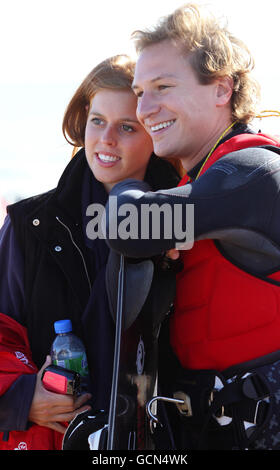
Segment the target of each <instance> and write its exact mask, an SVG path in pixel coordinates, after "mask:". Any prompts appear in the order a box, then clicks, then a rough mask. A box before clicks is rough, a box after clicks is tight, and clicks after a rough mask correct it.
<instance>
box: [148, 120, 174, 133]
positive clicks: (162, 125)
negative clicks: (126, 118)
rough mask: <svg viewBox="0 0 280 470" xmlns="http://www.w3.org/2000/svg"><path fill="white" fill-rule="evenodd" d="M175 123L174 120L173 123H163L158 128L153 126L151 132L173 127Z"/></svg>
mask: <svg viewBox="0 0 280 470" xmlns="http://www.w3.org/2000/svg"><path fill="white" fill-rule="evenodd" d="M174 122H175V120H174V119H173V120H172V121H165V122H161V123H160V124H157V125H156V126H151V130H152V131H153V132H155V131H158V130H159V129H164V128H165V127H169V126H171V124H173V123H174Z"/></svg>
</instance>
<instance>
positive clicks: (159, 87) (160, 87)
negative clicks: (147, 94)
mask: <svg viewBox="0 0 280 470" xmlns="http://www.w3.org/2000/svg"><path fill="white" fill-rule="evenodd" d="M166 88H170V87H169V85H159V86H158V89H159V90H165V89H166Z"/></svg>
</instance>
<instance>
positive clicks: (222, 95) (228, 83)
mask: <svg viewBox="0 0 280 470" xmlns="http://www.w3.org/2000/svg"><path fill="white" fill-rule="evenodd" d="M232 91H233V79H232V78H231V77H222V78H219V79H218V80H217V88H216V99H217V106H218V107H219V106H225V105H227V104H228V103H229V102H230V99H231V97H232Z"/></svg>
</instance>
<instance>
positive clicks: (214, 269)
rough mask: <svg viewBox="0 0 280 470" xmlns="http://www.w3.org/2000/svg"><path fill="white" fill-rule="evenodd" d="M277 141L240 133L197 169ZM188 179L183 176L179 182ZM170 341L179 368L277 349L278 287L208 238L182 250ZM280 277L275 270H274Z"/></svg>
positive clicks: (220, 365)
mask: <svg viewBox="0 0 280 470" xmlns="http://www.w3.org/2000/svg"><path fill="white" fill-rule="evenodd" d="M261 145H273V146H278V147H279V146H280V144H279V142H278V141H276V140H275V139H274V138H272V137H269V136H266V135H263V134H256V135H254V134H240V135H237V136H235V137H233V138H231V139H229V140H228V141H226V142H225V143H224V144H221V145H220V146H219V147H218V148H217V149H216V151H214V152H213V154H212V155H211V157H210V158H209V160H208V161H207V163H206V164H205V166H204V168H203V170H202V172H201V174H203V173H205V171H206V170H207V169H208V168H209V167H210V166H211V165H213V163H214V162H216V161H217V160H218V159H219V158H221V157H222V156H224V155H226V154H228V153H230V152H233V151H236V150H240V149H243V148H248V147H257V146H261ZM187 182H188V176H185V177H184V178H183V179H182V181H181V182H180V183H179V185H180V186H181V185H184V184H186V183H187ZM181 254H182V259H183V263H184V269H183V270H182V271H181V272H180V273H179V274H178V275H177V282H176V285H177V287H176V291H177V293H176V299H175V312H174V316H173V317H172V319H171V322H170V337H171V344H172V347H173V350H174V352H175V354H176V355H177V357H178V359H179V360H180V362H181V365H182V366H183V367H184V368H188V369H216V370H224V369H226V368H227V367H229V366H232V365H235V364H238V363H241V362H244V361H248V360H251V359H255V358H257V357H260V356H263V355H265V354H268V353H271V352H273V351H276V350H279V349H280V287H279V286H277V285H274V284H272V283H269V282H267V281H266V280H262V279H259V278H257V277H255V276H253V275H251V274H248V273H246V272H245V271H243V270H241V269H240V268H238V267H237V266H235V265H234V264H232V263H231V262H230V261H228V260H227V259H226V258H225V257H224V256H223V255H222V254H221V253H220V251H219V250H218V249H217V247H216V245H215V243H214V241H213V240H201V241H197V242H195V243H194V245H193V247H192V249H191V250H188V251H182V253H181ZM271 277H273V278H274V279H278V280H280V272H279V273H274V275H273V276H271Z"/></svg>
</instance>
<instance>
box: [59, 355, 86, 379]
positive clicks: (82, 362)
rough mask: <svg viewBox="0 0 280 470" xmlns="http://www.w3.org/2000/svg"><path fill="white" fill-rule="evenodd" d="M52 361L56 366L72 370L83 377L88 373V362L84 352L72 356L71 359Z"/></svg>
mask: <svg viewBox="0 0 280 470" xmlns="http://www.w3.org/2000/svg"><path fill="white" fill-rule="evenodd" d="M53 363H54V364H55V365H56V366H60V367H64V369H70V370H74V371H75V372H78V373H79V374H80V375H81V376H83V377H85V376H86V375H88V364H87V358H86V355H85V354H83V355H80V356H76V357H72V358H71V359H61V360H54V361H53Z"/></svg>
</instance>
